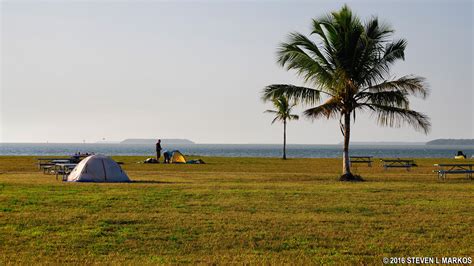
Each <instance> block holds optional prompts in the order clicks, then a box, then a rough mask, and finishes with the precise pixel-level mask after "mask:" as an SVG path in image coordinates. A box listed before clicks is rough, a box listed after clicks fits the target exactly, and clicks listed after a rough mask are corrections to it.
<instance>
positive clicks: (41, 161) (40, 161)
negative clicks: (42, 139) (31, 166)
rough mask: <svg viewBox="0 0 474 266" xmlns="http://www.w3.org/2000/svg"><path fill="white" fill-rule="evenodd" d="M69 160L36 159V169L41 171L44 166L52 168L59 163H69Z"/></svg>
mask: <svg viewBox="0 0 474 266" xmlns="http://www.w3.org/2000/svg"><path fill="white" fill-rule="evenodd" d="M70 160H71V158H38V168H39V169H43V170H44V167H45V166H54V165H55V164H56V163H59V162H61V161H63V162H65V161H67V162H70ZM53 161H59V162H53Z"/></svg>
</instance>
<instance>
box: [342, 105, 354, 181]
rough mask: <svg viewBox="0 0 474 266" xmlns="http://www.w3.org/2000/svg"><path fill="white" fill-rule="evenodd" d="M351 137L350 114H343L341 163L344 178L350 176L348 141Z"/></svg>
mask: <svg viewBox="0 0 474 266" xmlns="http://www.w3.org/2000/svg"><path fill="white" fill-rule="evenodd" d="M350 136H351V114H350V113H345V114H344V151H343V156H342V158H343V162H342V173H343V175H344V176H352V174H351V161H350V158H349V141H350Z"/></svg>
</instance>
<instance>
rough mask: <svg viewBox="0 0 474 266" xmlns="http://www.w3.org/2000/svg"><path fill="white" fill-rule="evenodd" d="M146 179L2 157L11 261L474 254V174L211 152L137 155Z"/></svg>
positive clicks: (330, 259)
mask: <svg viewBox="0 0 474 266" xmlns="http://www.w3.org/2000/svg"><path fill="white" fill-rule="evenodd" d="M115 159H116V160H117V161H122V162H124V163H125V164H124V165H123V167H124V169H125V171H127V173H128V174H129V176H130V177H131V179H132V180H134V181H135V182H132V183H127V184H93V183H64V182H60V181H56V179H55V177H54V176H50V175H43V174H42V173H40V172H39V171H38V169H37V168H36V165H35V163H36V160H35V157H27V156H21V157H14V156H11V157H7V156H3V157H0V172H1V173H2V174H0V251H1V252H0V264H9V263H24V264H32V263H36V262H42V263H45V264H47V263H51V264H53V263H54V264H59V263H77V264H95V263H101V264H102V263H110V264H115V263H119V264H131V263H133V264H138V263H143V264H157V263H161V264H174V263H176V264H178V263H179V264H180V263H193V264H195V263H203V264H204V263H206V264H209V263H220V264H227V263H239V264H241V263H254V264H270V263H275V264H281V263H297V264H318V263H324V264H348V263H349V264H380V263H381V261H382V258H383V257H406V256H423V257H442V256H451V257H452V256H458V257H459V256H472V255H473V254H474V253H473V249H472V244H471V243H473V242H474V233H473V230H472V227H473V225H474V216H473V215H472V214H473V213H474V181H473V180H468V179H466V178H465V177H463V176H450V177H449V178H448V180H446V181H443V182H439V181H438V180H437V176H436V175H435V174H433V173H432V170H433V164H434V163H448V162H451V160H448V159H439V160H438V159H417V160H416V162H417V164H418V167H414V168H413V169H412V170H411V171H409V172H408V171H405V170H400V169H390V170H388V171H384V170H383V168H382V167H380V166H379V165H374V166H373V167H364V166H358V167H357V174H360V175H361V176H363V177H364V180H365V181H366V182H360V183H353V182H339V181H337V180H338V178H339V176H340V172H339V171H340V168H341V163H342V162H341V160H340V159H289V160H286V161H284V160H281V159H277V158H274V159H272V158H217V157H209V158H204V160H205V161H206V163H207V164H205V165H164V164H157V165H146V164H137V163H136V162H138V161H143V160H144V157H132V156H130V157H128V156H123V157H115Z"/></svg>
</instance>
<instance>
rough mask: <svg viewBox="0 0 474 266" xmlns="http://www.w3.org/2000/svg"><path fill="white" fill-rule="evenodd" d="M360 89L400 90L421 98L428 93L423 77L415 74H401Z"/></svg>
mask: <svg viewBox="0 0 474 266" xmlns="http://www.w3.org/2000/svg"><path fill="white" fill-rule="evenodd" d="M362 91H369V92H382V91H400V92H402V93H406V94H408V95H413V96H416V97H420V98H422V99H425V98H426V97H428V95H429V87H428V84H427V83H426V82H425V78H422V77H417V76H403V77H401V78H399V79H396V80H389V81H384V82H382V83H380V84H377V85H374V86H369V87H367V88H365V89H363V90H362Z"/></svg>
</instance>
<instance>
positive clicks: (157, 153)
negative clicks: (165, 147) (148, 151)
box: [156, 139, 162, 163]
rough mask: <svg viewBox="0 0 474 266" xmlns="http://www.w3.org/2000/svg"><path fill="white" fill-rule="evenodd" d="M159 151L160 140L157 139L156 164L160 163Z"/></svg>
mask: <svg viewBox="0 0 474 266" xmlns="http://www.w3.org/2000/svg"><path fill="white" fill-rule="evenodd" d="M161 150H162V148H161V139H159V140H158V142H157V143H156V160H157V161H158V163H159V162H160V157H161Z"/></svg>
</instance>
